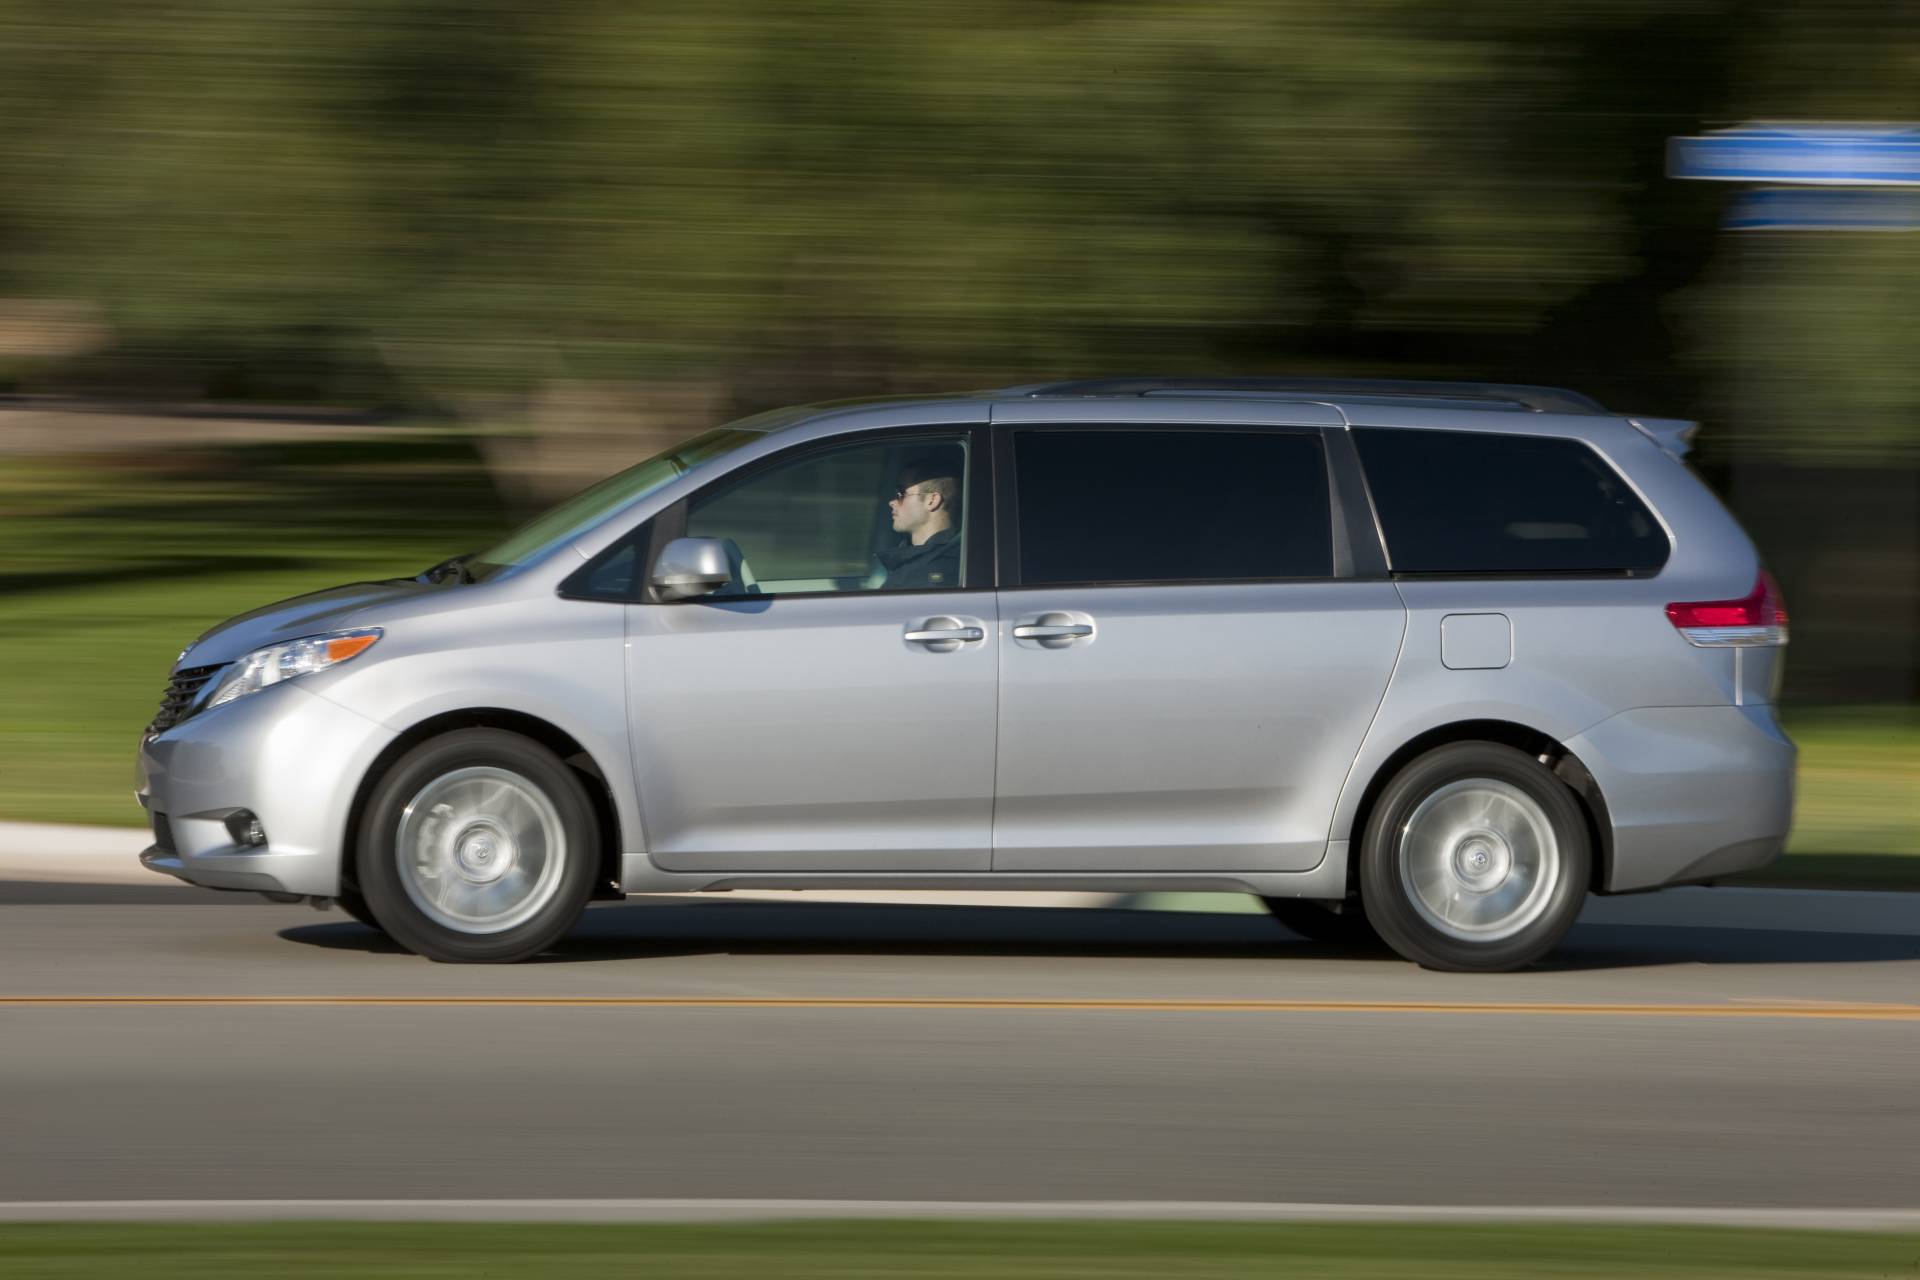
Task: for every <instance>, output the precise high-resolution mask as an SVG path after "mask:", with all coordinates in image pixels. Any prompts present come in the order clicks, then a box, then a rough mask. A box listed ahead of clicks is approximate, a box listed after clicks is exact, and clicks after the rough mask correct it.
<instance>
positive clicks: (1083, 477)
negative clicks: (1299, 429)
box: [1013, 428, 1333, 585]
mask: <svg viewBox="0 0 1920 1280" xmlns="http://www.w3.org/2000/svg"><path fill="white" fill-rule="evenodd" d="M1013 458H1014V469H1015V477H1016V485H1017V493H1018V506H1019V525H1020V580H1021V582H1022V583H1024V584H1027V585H1035V584H1048V583H1051V584H1060V583H1076V582H1193V581H1206V580H1219V579H1232V578H1324V577H1328V576H1330V575H1331V574H1332V572H1333V523H1332V513H1331V508H1330V506H1329V502H1328V498H1327V467H1326V461H1325V458H1324V455H1323V452H1322V449H1321V446H1320V438H1319V436H1318V435H1294V434H1287V433H1282V432H1271V431H1207V430H1199V429H1191V428H1189V429H1182V430H1178V431H1045V430H1031V431H1016V432H1014V434H1013Z"/></svg>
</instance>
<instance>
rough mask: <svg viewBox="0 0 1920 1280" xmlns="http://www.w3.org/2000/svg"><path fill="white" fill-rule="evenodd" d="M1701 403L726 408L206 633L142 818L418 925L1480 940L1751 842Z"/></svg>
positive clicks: (485, 944)
mask: <svg viewBox="0 0 1920 1280" xmlns="http://www.w3.org/2000/svg"><path fill="white" fill-rule="evenodd" d="M1692 429H1693V428H1692V424H1690V423H1684V422H1676V421H1665V420H1655V419H1647V418H1635V417H1625V416H1621V415H1618V414H1613V413H1609V412H1607V411H1606V410H1604V409H1602V408H1601V407H1600V406H1599V405H1598V404H1596V403H1594V402H1593V401H1591V400H1589V399H1587V398H1586V397H1584V396H1581V395H1578V394H1575V393H1573V392H1568V391H1560V390H1554V389H1550V388H1540V387H1519V386H1506V385H1486V384H1453V383H1409V382H1341V381H1306V380H1288V379H1217V380H1211V381H1208V380H1196V379H1171V380H1169V379H1137V378H1136V379H1110V380H1105V381H1093V382H1076V383H1058V384H1048V385H1041V386H1028V387H1016V388H1009V389H1006V390H1001V391H993V392H983V393H975V394H965V395H954V396H950V397H934V398H918V399H911V400H893V401H885V402H872V403H857V404H838V405H829V406H816V407H810V408H799V409H789V410H781V411H778V412H775V413H770V414H764V415H761V416H759V417H756V418H750V419H747V420H745V421H741V422H737V423H734V424H732V425H730V426H725V427H721V428H718V429H716V430H713V431H710V432H708V433H707V434H705V435H702V436H699V437H697V438H695V439H693V440H690V441H688V442H687V443H686V444H684V445H682V446H680V447H679V448H676V449H674V450H672V451H671V452H669V453H666V454H663V455H661V456H659V457H656V458H654V459H652V460H650V461H648V462H644V463H641V464H640V465H639V466H636V467H633V468H631V469H630V470H627V471H623V472H621V473H619V474H618V475H615V476H612V477H611V478H609V479H607V480H605V481H603V482H602V483H600V484H598V485H595V486H594V487H592V488H590V489H588V490H586V491H585V492H583V493H581V494H579V495H577V496H576V497H574V498H572V499H570V500H568V501H567V502H564V503H562V504H561V505H559V506H558V507H555V508H554V509H553V510H551V511H549V512H547V513H546V514H544V515H542V516H540V517H538V518H537V519H535V520H534V521H532V522H531V523H530V524H528V525H526V526H524V527H523V528H521V529H519V530H518V531H516V532H514V533H513V534H511V535H510V536H508V537H507V538H506V539H505V540H504V541H503V542H501V543H500V544H499V545H497V546H494V547H490V548H488V549H486V550H484V551H480V552H478V553H476V554H473V555H470V556H463V557H456V558H455V559H453V560H450V561H448V562H446V563H445V564H442V565H438V566H436V567H435V568H433V569H431V570H428V571H427V572H425V573H423V574H421V575H420V576H419V577H418V578H416V579H402V580H399V581H392V582H377V583H360V584H355V585H351V586H344V587H339V588H336V589H333V590H330V591H323V592H319V593H317V594H314V595H309V596H302V597H300V598H298V599H294V600H288V601H284V602H282V603H279V604H275V605H271V606H268V607H266V608H263V609H258V610H255V611H254V612H252V613H247V614H243V615H241V616H239V617H237V618H234V619H232V620H231V621H228V622H225V623H223V624H221V625H220V626H218V627H215V628H214V629H213V630H211V631H209V632H207V633H206V634H205V635H203V636H201V637H200V638H199V639H198V640H196V641H194V642H193V644H192V645H190V646H189V647H188V648H187V650H186V651H185V652H184V653H183V654H182V655H181V656H180V658H179V660H178V661H177V662H176V664H175V666H174V669H173V672H172V681H171V684H170V686H169V688H168V690H167V693H166V696H165V699H164V701H163V703H162V705H161V708H160V712H159V715H158V717H157V718H156V719H155V720H154V722H153V723H152V724H151V725H150V726H149V727H148V728H147V730H146V733H145V735H144V738H143V740H142V743H141V746H140V753H139V771H138V778H139V781H138V796H139V799H140V802H141V803H142V804H143V805H144V806H146V809H147V811H148V814H149V816H150V818H151V821H152V824H153V830H154V843H153V846H152V848H151V849H149V850H148V851H147V852H146V853H144V854H143V855H142V860H143V861H144V862H145V863H146V864H147V865H148V866H149V867H151V868H153V869H154V870H156V871H162V872H165V873H168V874H170V875H174V876H178V877H180V878H182V879H185V880H188V881H191V882H192V883H194V884H198V885H204V886H207V887H210V888H216V889H239V890H253V891H260V892H264V893H267V894H269V895H273V896H276V897H288V898H312V899H333V900H335V901H337V902H339V903H340V904H341V905H342V906H343V907H344V908H345V909H346V910H347V911H349V912H351V913H352V914H353V915H354V916H355V917H357V918H359V919H360V920H362V921H364V922H366V923H367V924H369V925H371V926H373V927H375V928H378V929H382V930H384V931H386V932H387V933H388V934H389V935H391V936H392V937H393V938H394V939H395V940H397V941H398V942H399V943H401V944H402V945H404V946H406V947H408V948H410V949H411V950H413V951H416V952H418V953H420V954H421V955H425V956H430V957H432V958H434V959H437V960H448V961H506V960H519V959H524V958H526V957H529V956H532V955H534V954H536V953H538V952H540V951H542V950H544V949H546V948H549V947H551V946H552V945H553V944H554V943H555V942H556V941H557V940H558V939H560V938H561V936H562V935H563V934H565V933H566V932H567V930H568V929H569V928H570V927H571V926H572V925H573V923H574V922H575V921H576V920H577V919H578V917H579V915H580V912H581V910H582V909H583V908H584V907H585V906H586V904H587V902H588V901H589V900H590V899H595V898H617V897H620V896H623V895H626V894H636V893H661V892H687V891H699V890H722V889H747V888H754V889H764V888H779V889H808V888H825V887H831V888H932V889H968V890H978V889H983V888H993V889H1010V890H1031V889H1057V888H1072V889H1077V890H1092V891H1114V892H1123V891H1125V892H1133V891H1148V890H1166V889H1178V890H1189V891H1228V892H1241V893H1251V894H1257V895H1259V896H1260V897H1261V898H1262V899H1264V900H1265V901H1266V902H1267V903H1268V905H1269V906H1270V907H1271V908H1272V910H1273V912H1274V913H1275V915H1277V916H1278V917H1279V918H1280V920H1281V921H1282V922H1283V923H1285V924H1286V925H1287V926H1289V927H1290V928H1293V929H1295V930H1297V931H1299V932H1301V933H1304V934H1306V935H1308V936H1309V937H1313V938H1344V939H1347V940H1349V941H1375V940H1384V941H1385V942H1386V943H1387V944H1388V945H1390V946H1391V947H1392V948H1393V949H1394V950H1396V951H1397V952H1399V953H1400V954H1401V955H1403V956H1405V957H1407V958H1408V959H1411V960H1414V961H1417V962H1418V963H1420V964H1423V965H1427V966H1430V967H1433V968H1439V969H1456V970H1504V969H1512V968H1516V967H1518V966H1521V965H1525V964H1528V963H1529V962H1532V961H1534V960H1536V959H1538V958H1539V957H1541V956H1543V955H1545V954H1546V953H1547V952H1548V951H1550V950H1551V949H1552V948H1553V946H1554V945H1555V944H1556V943H1557V942H1558V941H1559V940H1560V938H1561V937H1562V936H1563V935H1564V934H1565V933H1566V931H1567V929H1568V928H1569V927H1570V926H1571V925H1572V923H1573V920H1574V917H1575V916H1576V915H1577V914H1578V912H1579V910H1580V907H1581V904H1582V902H1583V900H1584V899H1585V896H1586V895H1587V894H1588V893H1589V892H1596V893H1623V892H1630V891H1634V890H1642V889H1652V888H1656V887H1658V886H1661V885H1670V884H1682V883H1704V882H1711V881H1713V880H1715V879H1718V878H1720V877H1724V876H1728V875H1731V874H1733V873H1736V872H1740V871H1745V870H1748V869H1751V868H1754V867H1758V866H1761V865H1762V864H1764V863H1766V862H1767V861H1768V860H1769V859H1771V858H1772V857H1773V856H1774V855H1775V854H1776V853H1777V852H1778V850H1779V849H1780V847H1781V844H1782V842H1783V840H1784V838H1785V836H1786V833H1787V828H1788V823H1789V818H1790V814H1791V809H1792V792H1793V772H1794V747H1793V745H1792V743H1791V742H1789V741H1788V739H1787V738H1786V736H1785V735H1784V734H1783V733H1782V732H1781V729H1780V726H1779V724H1778V722H1777V721H1776V719H1775V716H1774V707H1773V703H1774V699H1775V694H1776V692H1777V690H1778V687H1779V681H1780V665H1781V663H1780V660H1781V651H1782V646H1783V645H1784V644H1785V643H1786V615H1785V611H1784V608H1783V606H1782V603H1781V600H1780V596H1779V593H1778V591H1777V590H1776V589H1775V587H1774V585H1773V583H1772V581H1771V579H1770V578H1769V577H1768V576H1767V574H1766V573H1765V572H1764V571H1763V569H1762V567H1761V564H1760V560H1759V557H1758V556H1757V555H1756V553H1755V550H1754V547H1753V544H1752V543H1751V542H1750V541H1749V540H1748V538H1747V537H1746V535H1745V534H1744V533H1743V532H1742V531H1741V529H1740V527H1739V526H1738V524H1736V523H1735V521H1734V520H1733V519H1732V517H1731V516H1730V515H1729V514H1728V513H1727V512H1726V510H1725V509H1724V508H1723V507H1722V506H1721V505H1720V503H1719V502H1718V501H1717V500H1716V499H1715V498H1714V496H1713V494H1712V493H1711V492H1710V491H1709V490H1708V489H1707V488H1706V487H1705V486H1704V485H1703V484H1702V483H1701V482H1700V481H1699V480H1698V479H1697V478H1696V477H1695V476H1694V475H1693V473H1692V472H1691V471H1690V470H1689V469H1688V468H1687V466H1686V465H1685V464H1684V463H1683V462H1682V460H1681V459H1682V455H1683V454H1684V453H1685V452H1686V448H1687V440H1688V437H1689V435H1690V433H1691V431H1692Z"/></svg>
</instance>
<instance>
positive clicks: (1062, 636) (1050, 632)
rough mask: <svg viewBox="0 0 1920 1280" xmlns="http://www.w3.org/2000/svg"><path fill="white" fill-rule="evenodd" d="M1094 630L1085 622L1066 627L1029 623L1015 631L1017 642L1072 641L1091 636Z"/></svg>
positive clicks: (1016, 628) (1014, 636)
mask: <svg viewBox="0 0 1920 1280" xmlns="http://www.w3.org/2000/svg"><path fill="white" fill-rule="evenodd" d="M1092 634H1093V628H1092V627H1090V626H1088V625H1087V624H1086V623H1084V622H1075V623H1070V624H1067V625H1064V626H1058V625H1042V624H1040V623H1027V624H1026V625H1024V626H1018V627H1015V628H1014V629H1013V638H1014V639H1015V640H1071V639H1074V638H1075V637H1077V636H1090V635H1092Z"/></svg>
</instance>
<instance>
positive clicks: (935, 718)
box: [627, 427, 999, 873]
mask: <svg viewBox="0 0 1920 1280" xmlns="http://www.w3.org/2000/svg"><path fill="white" fill-rule="evenodd" d="M977 445H978V442H977V441H976V439H975V433H974V430H973V429H971V428H966V427H949V428H929V429H916V430H910V431H882V432H879V433H877V434H875V433H867V434H862V435H860V436H858V437H854V438H844V437H843V438H838V439H832V440H827V441H823V442H817V443H812V444H803V445H798V446H796V447H795V448H794V449H792V450H788V451H786V452H783V453H780V454H776V455H773V456H771V457H770V458H768V459H766V460H764V461H763V462H761V463H759V464H757V465H753V466H751V467H749V468H747V469H744V470H743V472H739V473H734V474H730V475H727V476H724V477H721V478H719V479H717V480H716V481H714V482H713V483H712V484H710V485H708V486H707V487H705V488H704V489H702V490H700V491H698V492H697V493H695V494H694V495H693V496H692V497H690V498H689V499H687V500H686V501H684V502H683V503H681V504H679V505H677V506H676V507H674V508H672V509H670V510H669V511H668V512H666V513H664V514H662V515H661V516H660V517H657V518H656V519H655V520H654V521H653V522H652V527H651V528H649V529H648V530H647V537H646V545H647V548H648V551H647V554H648V555H650V556H657V555H658V554H659V552H660V550H661V549H662V547H663V546H664V545H665V543H666V542H667V541H670V540H671V538H674V537H682V536H686V537H703V538H716V539H722V540H724V541H725V542H726V543H727V544H728V545H729V548H730V553H731V560H732V568H733V571H734V580H733V581H731V582H729V583H728V584H727V585H726V586H725V587H723V588H721V589H720V590H719V591H717V592H714V593H713V594H711V595H707V596H701V597H696V598H693V599H687V600H680V601H675V602H663V601H660V600H659V599H658V598H657V597H653V596H649V597H648V598H646V599H645V601H644V602H643V603H636V604H633V605H631V606H630V607H629V609H628V623H627V700H628V717H629V730H630V734H631V738H632V744H633V757H634V762H635V763H634V769H635V775H636V776H635V782H636V785H637V788H638V793H639V797H640V803H641V809H642V813H643V821H644V826H645V838H646V843H647V848H648V852H649V856H650V857H651V858H652V859H653V861H654V862H655V863H656V864H657V865H659V866H661V867H663V868H666V869H668V870H674V871H752V872H771V873H778V872H785V871H796V872H816V871H882V870H884V871H901V872H918V871H978V870H984V869H986V868H987V867H988V866H989V863H990V850H991V843H992V811H993V759H994V736H995V732H996V724H995V717H994V705H995V696H996V691H997V680H998V674H999V673H998V652H997V651H998V647H999V641H998V637H997V634H996V624H997V620H998V619H997V614H996V613H995V601H994V595H993V591H992V581H991V547H992V526H991V522H990V517H989V515H988V513H989V512H990V510H991V501H992V496H991V488H992V486H991V483H990V482H989V481H987V480H986V479H985V477H984V475H980V476H976V472H978V471H980V470H981V469H982V468H983V467H984V465H985V463H984V461H982V460H981V457H980V450H979V449H978V447H977ZM897 489H905V490H909V491H910V496H909V497H908V498H907V499H905V500H904V501H903V502H897V501H894V500H893V495H894V492H895V490H897ZM935 493H938V495H939V496H938V501H937V502H936V500H935V498H933V497H930V496H929V495H930V494H935ZM936 506H938V507H941V508H944V510H945V512H946V522H945V524H944V525H943V526H942V528H939V529H935V530H934V531H933V532H932V533H929V534H927V541H926V543H924V544H921V545H916V544H915V541H914V536H915V534H916V533H926V529H925V526H926V525H927V524H928V523H930V522H932V513H930V511H929V508H932V507H936ZM908 507H911V508H913V510H912V511H907V512H906V515H905V517H904V518H905V519H906V520H907V522H908V524H909V525H914V524H915V523H916V522H918V524H917V527H916V528H914V529H913V530H911V531H908V532H896V528H897V527H898V520H897V519H896V516H897V515H898V514H899V513H900V512H902V511H905V509H906V508H908ZM943 533H944V534H945V535H947V536H944V537H942V536H941V535H942V534H943ZM642 581H644V577H643V578H642Z"/></svg>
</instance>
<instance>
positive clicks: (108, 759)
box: [0, 435, 1920, 889]
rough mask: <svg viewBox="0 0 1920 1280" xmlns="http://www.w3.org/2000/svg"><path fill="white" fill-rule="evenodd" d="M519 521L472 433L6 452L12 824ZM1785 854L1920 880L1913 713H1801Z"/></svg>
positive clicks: (5, 726)
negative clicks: (264, 632) (365, 584)
mask: <svg viewBox="0 0 1920 1280" xmlns="http://www.w3.org/2000/svg"><path fill="white" fill-rule="evenodd" d="M509 523H510V520H509V517H508V515H507V513H506V512H505V511H504V510H503V508H502V505H501V503H500V501H499V500H498V498H497V497H496V495H495V493H494V491H493V488H492V486H491V484H490V483H489V481H488V479H487V476H486V473H485V471H484V469H483V468H482V467H481V465H480V462H479V459H478V457H477V455H476V454H475V453H474V451H473V449H472V447H471V445H470V444H468V443H467V442H466V441H464V440H463V439H461V438H460V437H457V436H451V435H449V436H446V437H442V438H432V437H429V438H420V437H410V438H408V439H406V440H404V441H396V442H392V443H372V444H369V443H353V444H325V443H319V444H300V445H253V446H245V447H227V448H220V449H202V450H194V451H191V452H186V451H177V452H171V453H166V454H161V455H156V456H150V457H143V458H139V459H124V458H122V459H118V460H102V461H91V462H88V461H77V460H74V459H66V460H43V459H26V460H21V459H9V460H7V461H6V462H5V463H4V465H3V466H0V709H4V713H3V714H0V819H11V820H15V821H37V822H82V823H98V824H106V825H127V826H132V825H138V824H139V823H140V822H141V820H142V815H141V812H140V809H139V806H138V805H136V804H135V803H134V801H133V799H132V794H131V778H132V758H133V751H134V742H135V738H136V737H137V735H138V733H139V730H140V727H141V726H142V725H144V724H145V723H146V722H147V720H148V719H149V718H150V717H151V716H152V714H153V710H154V707H155V706H156V705H157V704H158V702H159V698H160V693H161V690H162V688H163V687H164V686H165V684H166V676H167V669H168V667H169V665H170V664H171V662H172V659H173V656H174V655H175V654H176V653H178V652H179V651H180V649H181V648H182V647H183V646H184V645H185V644H186V643H187V642H188V641H189V640H191V639H192V638H193V637H194V636H196V635H198V634H199V633H200V632H201V631H203V630H204V629H206V628H207V627H208V626H209V625H211V624H212V623H214V622H217V621H219V620H220V619H222V618H225V617H227V616H229V615H231V614H234V613H238V612H241V611H243V610H245V609H249V608H253V607H255V606H257V605H260V604H263V603H266V602H269V601H272V600H277V599H282V598H284V597H286V596H290V595H295V594H298V593H300V592H303V591H312V590H316V589H319V588H321V587H327V586H332V585H334V584H336V583H340V582H348V581H355V580H364V579H368V578H383V577H392V576H396V575H400V574H410V573H414V572H417V571H418V570H420V569H421V568H423V567H425V566H426V565H428V564H431V563H433V562H434V561H437V560H440V559H443V558H445V557H446V556H448V555H451V554H454V553H456V552H460V551H467V550H471V549H473V548H475V547H479V546H482V545H485V544H486V543H488V542H489V541H491V540H492V539H493V538H494V537H496V536H497V535H498V534H499V533H501V532H503V531H504V529H505V528H506V527H507V525H508V524H509ZM1786 718H1787V725H1788V729H1789V731H1790V732H1791V733H1792V734H1793V736H1794V738H1795V739H1796V740H1797V741H1798V742H1799V744H1800V747H1801V767H1800V795H1799V804H1798V817H1797V822H1796V825H1795V828H1794V832H1793V837H1792V840H1791V842H1790V843H1789V846H1788V853H1787V855H1786V856H1785V857H1784V858H1782V859H1781V860H1780V861H1779V862H1778V863H1777V864H1775V866H1773V867H1771V868H1769V869H1768V870H1767V871H1766V872H1764V873H1761V874H1760V875H1759V876H1756V877H1752V878H1750V879H1749V882H1751V883H1786V884H1820V885H1832V886H1836V887H1867V886H1882V885H1886V886H1896V887H1906V888H1916V889H1920V708H1915V707H1893V708H1853V709H1848V708H1827V709H1793V708H1790V709H1789V711H1788V713H1787V717H1786Z"/></svg>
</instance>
